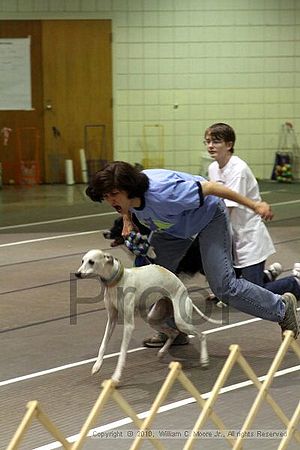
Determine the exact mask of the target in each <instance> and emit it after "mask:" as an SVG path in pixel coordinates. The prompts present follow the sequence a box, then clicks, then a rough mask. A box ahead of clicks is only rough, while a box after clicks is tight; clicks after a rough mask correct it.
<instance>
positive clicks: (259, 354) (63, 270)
mask: <svg viewBox="0 0 300 450" xmlns="http://www.w3.org/2000/svg"><path fill="white" fill-rule="evenodd" d="M84 189H85V187H84V186H83V185H75V186H58V185H53V186H34V187H31V188H30V187H27V188H20V187H13V186H9V187H4V188H3V189H2V190H0V254H1V260H0V305H1V306H0V308H1V319H0V322H1V323H0V332H1V350H0V352H1V354H0V358H1V366H0V402H1V410H0V424H1V433H0V448H1V449H2V448H6V446H7V445H8V443H9V441H10V439H11V438H12V436H13V434H14V432H15V430H16V428H17V426H18V424H19V423H20V421H21V419H22V417H23V415H24V413H25V407H26V403H27V402H28V401H29V400H34V399H35V400H38V401H39V402H40V404H41V406H42V408H43V410H44V411H45V412H46V413H47V414H48V415H49V417H50V418H51V419H52V420H53V421H54V422H55V423H56V424H57V425H58V426H59V428H60V429H61V430H62V432H63V433H64V434H65V436H68V437H69V436H74V435H76V434H77V433H78V432H79V430H80V427H81V425H82V424H83V422H84V420H85V419H86V417H87V414H88V413H89V411H90V410H91V408H92V406H93V404H94V403H95V401H96V399H97V397H98V395H99V392H100V389H101V382H102V381H103V380H104V379H108V378H109V377H110V375H111V374H112V372H113V369H114V366H115V364H116V358H117V355H116V354H115V353H117V352H118V351H119V348H120V343H121V335H122V327H121V325H119V326H118V327H117V330H116V332H115V334H114V336H113V338H112V340H111V342H110V344H109V354H108V355H107V356H108V357H107V359H106V360H105V363H104V366H103V369H102V371H101V374H100V375H97V376H94V377H92V376H91V375H90V369H91V366H92V361H91V360H92V359H93V358H94V357H95V356H96V353H97V350H98V346H99V342H100V340H101V336H102V333H103V329H104V326H105V321H106V313H105V310H104V305H103V303H101V302H100V301H98V299H97V294H98V292H99V286H98V285H97V283H96V282H95V280H90V281H87V280H85V281H80V283H76V282H75V283H76V284H74V281H72V282H71V281H70V280H71V279H72V273H74V272H75V271H76V269H77V268H78V266H79V265H80V260H81V257H82V255H83V254H84V253H85V252H86V251H87V250H89V249H91V248H102V249H107V250H109V251H111V252H112V254H114V255H116V256H118V257H119V258H120V259H121V260H122V261H123V262H124V264H125V265H127V266H130V265H131V264H132V258H131V255H130V254H129V253H128V252H127V251H126V249H124V248H123V247H117V248H113V249H112V248H111V247H110V241H107V240H105V239H104V238H103V236H102V230H103V229H107V228H109V226H110V225H111V223H112V221H113V219H114V218H115V217H116V214H115V213H113V212H112V211H111V210H110V208H109V207H108V206H105V205H99V204H96V203H92V202H91V201H90V200H88V199H87V198H86V197H85V195H84ZM261 191H262V192H263V197H264V198H265V200H267V201H268V202H269V203H271V204H273V210H274V212H275V218H274V220H273V222H272V223H271V224H269V229H270V232H271V234H272V236H273V239H274V242H275V244H276V249H277V255H274V256H272V257H271V258H270V261H269V262H273V261H275V260H280V262H281V263H282V264H283V266H284V269H285V273H284V274H289V273H290V271H291V268H292V266H293V263H294V262H295V261H299V260H300V236H299V231H300V184H292V185H282V184H277V183H272V182H264V183H261ZM188 287H189V289H190V291H191V295H192V297H193V300H194V301H195V302H196V303H198V304H199V305H200V306H201V308H203V309H204V308H206V307H207V305H206V304H205V302H204V300H203V298H204V297H203V292H202V291H201V288H203V289H205V288H206V284H205V280H204V279H203V278H202V277H201V276H200V275H199V276H196V277H195V278H194V279H193V280H191V281H189V284H188ZM74 289H75V291H74ZM74 292H75V294H74ZM87 292H88V294H87ZM74 295H77V297H78V305H77V316H76V318H75V317H74V316H73V317H72V318H70V311H71V309H70V307H71V304H72V301H71V298H72V299H73V298H74ZM87 295H88V297H87ZM79 302H82V303H79ZM73 304H74V302H73ZM227 312H228V310H227V311H226V314H227ZM222 313H224V311H223V312H222V310H220V309H218V308H214V309H213V312H212V314H213V317H216V318H220V316H221V314H222ZM225 318H226V319H228V320H229V323H230V324H233V323H239V322H243V321H246V320H249V319H253V317H251V316H247V315H245V314H242V313H240V312H239V311H236V310H229V317H225ZM75 319H76V320H75ZM74 322H76V323H74ZM215 328H216V327H215V326H213V325H211V324H207V323H205V324H203V325H202V329H203V330H210V333H209V334H208V344H209V352H210V357H211V364H210V367H209V369H208V370H206V371H203V370H201V369H200V368H199V364H198V351H197V348H196V346H195V345H194V341H193V340H191V344H190V345H189V346H185V347H181V348H178V347H173V348H172V350H171V355H170V358H169V359H166V360H164V361H161V362H159V361H158V360H157V358H156V350H154V349H145V348H142V347H141V342H142V339H143V338H144V337H145V336H146V335H147V334H148V333H149V332H150V333H151V330H150V329H149V328H148V327H147V325H146V324H145V323H144V322H143V321H142V319H137V322H136V329H135V333H134V336H133V339H132V342H131V344H130V348H131V349H132V353H130V354H129V355H128V360H127V365H126V370H125V372H124V377H123V381H122V385H121V387H120V392H121V393H122V395H123V396H124V397H125V399H126V400H127V401H128V402H129V403H130V404H131V406H132V407H133V408H134V410H135V411H136V412H137V413H141V414H142V413H144V412H146V411H148V410H149V409H150V407H151V404H152V402H153V400H154V398H155V396H156V394H157V393H158V391H159V389H160V387H161V385H162V383H163V381H164V379H165V377H166V375H167V374H168V370H169V369H168V364H169V362H170V361H171V360H176V361H180V362H181V363H182V366H183V370H184V372H185V374H186V375H187V376H188V377H189V378H190V380H191V381H192V382H193V383H194V384H195V386H196V387H197V388H198V389H199V390H200V392H201V393H203V394H207V395H208V393H209V392H210V391H211V389H212V387H213V384H214V382H215V380H216V378H217V376H218V375H219V372H220V370H221V368H222V366H223V364H224V362H225V361H226V358H227V356H228V353H229V350H228V348H229V346H230V345H231V344H233V343H234V344H239V345H240V346H241V350H242V353H243V355H244V356H245V358H246V359H247V361H248V362H249V364H250V365H251V366H252V368H253V369H254V370H255V372H256V374H257V375H259V376H263V375H265V374H266V373H267V371H268V369H269V367H270V364H271V362H272V359H273V358H274V355H275V354H276V352H277V350H278V348H279V346H280V343H281V340H280V330H279V327H278V325H276V324H274V323H270V322H266V321H251V322H250V323H245V324H244V325H243V324H241V325H240V326H238V327H234V328H229V329H228V328H223V327H219V328H218V330H214V329H215ZM280 369H281V372H280V373H279V376H278V377H277V378H276V380H275V381H274V383H273V385H272V387H271V393H272V395H273V396H274V398H275V399H276V401H278V404H279V405H280V406H281V407H282V409H283V410H284V412H285V413H286V414H287V415H288V416H291V414H292V413H293V411H294V410H295V408H296V406H297V403H298V401H299V397H300V395H299V394H300V387H299V386H300V376H299V369H300V366H299V360H298V359H297V357H296V355H295V354H294V353H293V352H291V351H289V352H288V353H287V355H286V357H285V359H284V361H283V363H282V366H281V368H280ZM246 379H247V378H246V376H245V375H244V374H243V372H242V371H241V370H240V369H239V368H238V367H235V368H234V369H233V371H232V373H231V375H230V378H229V379H228V380H227V382H226V385H227V386H229V387H230V389H229V390H228V392H226V393H223V394H222V395H220V397H219V399H218V401H217V404H216V412H218V414H219V415H220V417H221V418H222V420H223V421H224V423H225V425H226V426H227V428H228V430H239V429H240V427H241V425H242V423H243V420H244V419H245V417H246V415H247V412H248V411H249V409H250V406H251V404H252V402H253V399H254V395H255V393H256V389H255V388H254V387H253V386H243V385H241V384H240V383H242V382H244V381H246ZM165 405H167V407H166V411H164V412H161V413H160V414H159V415H158V416H157V419H156V421H155V423H154V425H153V429H155V430H157V432H158V433H159V432H162V431H170V433H169V435H168V436H167V439H163V440H162V442H163V444H164V446H165V448H168V449H169V448H172V449H174V450H175V449H181V448H183V446H184V439H183V434H184V432H185V431H188V430H190V429H191V428H192V427H193V425H194V423H195V422H196V419H197V417H198V415H199V413H200V410H199V408H198V407H197V405H196V404H195V403H194V402H193V401H192V400H191V399H190V395H189V394H188V393H187V392H186V391H185V390H184V389H183V388H182V386H181V385H180V384H179V383H178V382H177V383H176V384H175V385H174V386H173V388H172V389H171V391H170V393H169V395H168V397H167V399H166V401H165ZM125 416H126V415H125V414H124V413H123V412H122V411H121V410H120V409H119V407H118V406H117V405H116V404H115V403H114V402H113V401H109V402H108V404H107V407H106V408H105V410H104V412H103V413H102V414H101V416H100V417H99V419H98V420H97V422H96V423H95V425H94V427H95V429H96V430H95V431H94V437H93V438H90V439H88V441H87V443H86V445H85V446H84V448H86V449H99V448H104V449H114V448H115V446H116V437H118V448H120V449H128V448H130V445H131V444H132V437H131V436H129V435H130V434H131V431H132V430H135V427H134V426H133V425H132V424H131V423H127V422H128V421H127V422H126V417H125ZM118 421H119V422H118ZM205 428H206V429H207V430H213V431H214V429H215V427H214V425H213V424H212V423H211V422H208V423H207V425H206V427H205ZM252 429H253V430H258V431H261V430H282V429H283V425H282V424H281V423H280V422H279V421H278V419H277V418H276V416H275V414H274V412H273V411H272V410H271V409H270V407H269V406H264V407H262V409H261V410H260V411H259V414H258V416H257V420H256V421H255V423H254V424H253V426H252ZM174 430H175V431H177V433H178V434H177V436H175V437H174V438H172V437H171V434H172V433H173V432H174ZM104 431H105V432H107V433H108V434H107V435H103V434H102V435H101V434H100V433H101V432H102V433H103V432H104ZM116 431H119V434H118V433H116ZM121 432H123V436H122V437H121V436H120V435H121ZM166 434H168V433H166ZM180 434H182V437H180ZM99 436H101V437H99ZM255 437H256V438H255V439H253V438H252V439H247V440H246V441H245V445H244V448H245V449H251V450H252V449H253V450H254V449H257V448H262V449H275V448H277V446H278V442H279V441H278V440H276V439H261V438H260V439H259V438H258V435H257V434H256V435H255ZM53 441H54V439H53V438H52V436H50V435H49V433H48V432H46V431H45V430H44V429H43V428H42V427H41V425H40V424H38V423H37V422H34V423H33V425H32V427H31V428H30V431H29V432H28V433H27V434H26V436H25V438H24V440H23V441H22V445H21V447H20V448H21V449H24V450H28V449H36V448H40V449H44V450H46V449H50V448H51V449H52V448H59V446H56V445H55V444H54V445H50V444H51V443H53ZM48 444H49V445H48ZM200 444H201V445H200ZM150 447H151V448H152V446H150V444H149V443H148V442H146V441H145V442H144V443H143V446H142V448H145V449H146V448H150ZM227 447H228V446H227V444H226V442H225V441H224V440H220V439H217V438H216V437H215V436H214V437H213V438H207V439H204V437H203V436H202V439H201V440H200V439H199V441H197V443H196V445H195V448H203V449H222V448H227ZM289 448H291V449H296V448H298V445H297V444H296V443H295V441H293V442H292V443H291V444H290V446H289Z"/></svg>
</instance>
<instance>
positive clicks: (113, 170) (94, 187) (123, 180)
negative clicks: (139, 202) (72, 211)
mask: <svg viewBox="0 0 300 450" xmlns="http://www.w3.org/2000/svg"><path fill="white" fill-rule="evenodd" d="M148 188H149V179H148V177H147V175H146V174H144V173H143V172H141V171H140V170H139V169H138V168H137V167H134V166H132V165H131V164H129V163H127V162H124V161H114V162H112V163H109V164H107V165H106V166H105V167H103V169H101V170H99V171H98V172H96V173H95V174H94V175H93V177H92V179H91V181H90V183H89V186H88V187H87V189H86V191H85V192H86V195H88V197H90V199H91V200H93V201H94V202H102V200H103V199H104V195H105V194H109V193H110V192H112V191H113V190H114V189H117V190H119V191H126V192H127V195H128V198H135V197H139V198H142V197H143V196H144V194H145V192H146V191H147V189H148Z"/></svg>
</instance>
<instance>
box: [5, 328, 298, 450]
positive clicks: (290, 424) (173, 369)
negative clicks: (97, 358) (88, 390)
mask: <svg viewBox="0 0 300 450" xmlns="http://www.w3.org/2000/svg"><path fill="white" fill-rule="evenodd" d="M289 348H291V349H292V350H293V351H294V353H295V354H296V355H297V356H298V358H299V359H300V347H299V344H298V343H297V342H296V341H295V339H294V338H293V333H292V332H291V331H286V332H285V333H284V340H283V342H282V344H281V345H280V347H279V349H278V352H277V354H276V356H275V358H274V360H273V362H272V364H271V367H270V369H269V370H268V373H267V375H266V377H265V380H264V382H263V383H261V382H260V381H259V379H258V377H257V376H256V374H255V373H254V371H253V370H252V368H251V367H250V365H249V364H248V362H247V361H246V360H245V358H244V357H243V355H242V353H241V351H240V348H239V346H238V345H231V346H230V353H229V356H228V358H227V360H226V362H225V364H224V366H223V368H222V370H221V372H220V374H219V376H218V378H217V380H216V382H215V384H214V386H213V389H212V391H211V394H210V396H209V398H208V399H207V400H206V401H205V400H204V399H203V397H202V394H201V393H200V392H199V390H198V389H197V388H196V387H195V386H194V385H193V383H192V382H191V381H190V380H189V379H188V378H187V376H186V375H185V374H184V373H183V372H182V370H181V365H180V363H178V362H172V363H171V364H170V366H169V368H170V372H169V374H168V376H167V378H166V380H165V381H164V383H163V385H162V387H161V389H160V390H159V392H158V394H157V396H156V398H155V400H154V402H153V404H152V406H151V408H150V411H149V414H148V416H147V417H146V418H145V419H144V420H143V421H142V420H141V419H139V417H138V416H137V414H136V413H135V411H134V410H133V408H132V407H131V406H130V405H129V403H128V402H127V401H126V400H125V399H124V397H123V396H122V394H121V393H120V392H119V391H118V390H116V387H115V385H114V383H113V381H112V380H106V381H104V382H103V383H102V391H101V393H100V395H99V397H98V399H97V401H96V403H95V404H94V406H93V408H92V410H91V412H90V414H89V415H88V417H87V419H86V421H85V422H84V424H83V426H82V428H81V430H80V433H79V435H78V439H77V440H76V442H74V443H73V444H71V443H69V442H68V441H67V439H66V438H65V437H64V435H63V434H62V432H61V431H60V430H59V429H58V428H57V427H56V425H54V423H53V422H52V421H51V420H50V419H49V417H48V416H47V415H46V414H45V413H44V412H43V411H42V409H41V407H40V405H39V404H38V402H37V401H31V402H29V403H28V404H27V412H26V414H25V415H24V418H23V419H22V421H21V423H20V425H19V427H18V429H17V431H16V433H15V435H14V436H13V438H12V440H11V442H10V444H9V446H8V447H7V450H16V449H17V448H18V447H19V445H20V443H21V440H22V439H23V437H24V435H25V433H26V432H27V431H28V430H29V429H30V426H31V423H32V422H33V420H34V419H36V420H38V421H39V422H40V423H41V424H42V425H43V426H44V428H46V429H47V430H48V431H49V433H50V434H52V435H53V436H54V438H55V439H56V440H58V441H59V442H60V443H61V444H62V446H63V448H64V449H66V450H79V449H81V448H83V445H84V442H85V440H86V438H87V436H88V432H89V430H90V429H91V428H92V427H93V426H94V424H95V422H96V420H97V419H99V417H100V415H101V412H102V411H103V409H104V408H105V405H106V403H107V401H108V400H109V399H110V398H112V399H113V400H114V401H115V402H116V403H117V404H118V405H119V406H120V408H121V410H122V411H123V412H124V413H125V414H126V415H127V416H128V417H130V418H131V420H132V422H133V423H134V425H135V426H136V428H137V430H139V433H137V436H136V438H135V440H134V441H133V443H132V445H131V446H130V450H137V449H139V448H140V447H141V445H142V443H143V441H144V440H146V439H147V440H149V442H150V443H151V444H152V445H153V447H154V448H156V449H159V450H164V449H165V447H164V445H163V444H162V443H161V442H160V441H159V439H157V438H155V437H154V436H155V434H154V433H151V432H150V431H152V430H151V425H152V423H153V421H154V419H155V418H156V415H157V413H158V410H159V408H160V407H161V406H162V405H163V403H164V402H165V400H166V398H167V396H168V394H169V392H170V390H171V388H172V386H173V384H174V383H175V382H176V381H179V382H180V383H181V384H182V386H183V387H184V388H185V389H186V390H187V391H188V392H189V393H190V394H191V395H192V397H194V398H195V400H196V402H197V404H198V406H199V408H200V410H201V412H200V415H199V417H198V418H197V421H196V423H195V424H194V427H193V428H192V431H191V433H190V436H189V438H188V439H187V440H186V442H185V445H184V447H183V449H184V450H190V449H192V448H193V445H194V443H195V440H198V439H199V438H198V436H199V434H198V432H199V431H200V430H201V429H202V428H203V427H204V425H205V423H206V422H207V421H208V420H209V419H210V420H211V421H212V422H213V423H214V424H215V426H216V429H217V430H219V431H220V432H221V435H222V436H224V439H226V440H227V443H228V445H229V446H230V447H232V448H233V449H234V450H238V449H242V445H243V441H244V440H245V439H246V437H247V431H249V430H250V427H251V425H252V423H253V421H254V419H255V417H256V416H257V414H258V412H259V409H260V407H261V406H262V403H263V402H264V401H266V402H267V403H268V404H269V406H270V407H271V408H272V409H273V411H274V413H275V414H276V416H277V417H278V418H279V419H280V420H281V422H282V423H283V425H284V428H285V430H286V433H285V436H284V437H283V439H282V440H281V442H280V444H279V447H278V450H284V449H286V448H287V447H288V445H289V443H290V441H291V439H295V440H296V441H297V442H298V443H300V431H299V430H297V426H298V424H299V421H300V401H299V403H298V405H297V407H296V409H295V412H294V413H293V415H292V417H291V418H290V419H289V418H288V417H287V416H286V415H285V414H284V412H283V411H282V409H281V408H280V406H279V405H278V404H277V403H276V402H275V400H274V399H273V398H272V397H271V395H270V393H269V389H270V387H271V384H272V382H273V379H274V376H275V373H276V371H277V370H278V368H279V366H280V364H281V363H282V361H283V358H284V356H285V355H286V353H287V351H288V349H289ZM235 364H238V365H239V366H240V367H241V368H242V370H243V371H244V373H245V374H246V376H247V378H248V379H249V380H251V382H252V383H253V385H254V386H255V387H256V388H257V390H258V394H257V396H256V398H255V400H254V402H253V404H252V405H251V407H250V410H249V413H248V414H247V417H246V419H245V421H244V423H243V425H242V428H241V430H240V433H239V435H238V437H237V438H236V439H234V438H233V437H232V436H231V435H230V434H228V433H226V430H227V428H226V426H225V424H224V423H223V421H222V420H221V418H220V417H219V416H218V415H217V414H216V413H215V412H214V410H213V407H214V405H215V403H216V401H217V399H218V396H219V394H220V391H221V389H222V387H223V386H224V384H225V382H226V380H227V379H228V377H229V375H230V373H231V371H232V369H233V367H234V366H235Z"/></svg>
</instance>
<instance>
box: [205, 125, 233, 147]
mask: <svg viewBox="0 0 300 450" xmlns="http://www.w3.org/2000/svg"><path fill="white" fill-rule="evenodd" d="M204 136H205V138H207V136H209V137H210V139H215V140H216V141H225V142H232V147H231V149H230V152H231V153H233V152H234V144H235V132H234V129H233V128H232V127H231V126H230V125H227V124H226V123H214V124H213V125H211V126H210V127H208V128H207V129H206V130H205V133H204Z"/></svg>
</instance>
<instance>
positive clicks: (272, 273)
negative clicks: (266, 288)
mask: <svg viewBox="0 0 300 450" xmlns="http://www.w3.org/2000/svg"><path fill="white" fill-rule="evenodd" d="M282 271H283V269H282V265H281V264H280V263H279V262H275V263H273V264H271V265H270V266H269V267H268V269H266V270H264V274H265V275H266V277H267V278H268V280H269V281H274V280H276V278H277V277H278V276H279V275H280V274H281V273H282Z"/></svg>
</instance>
